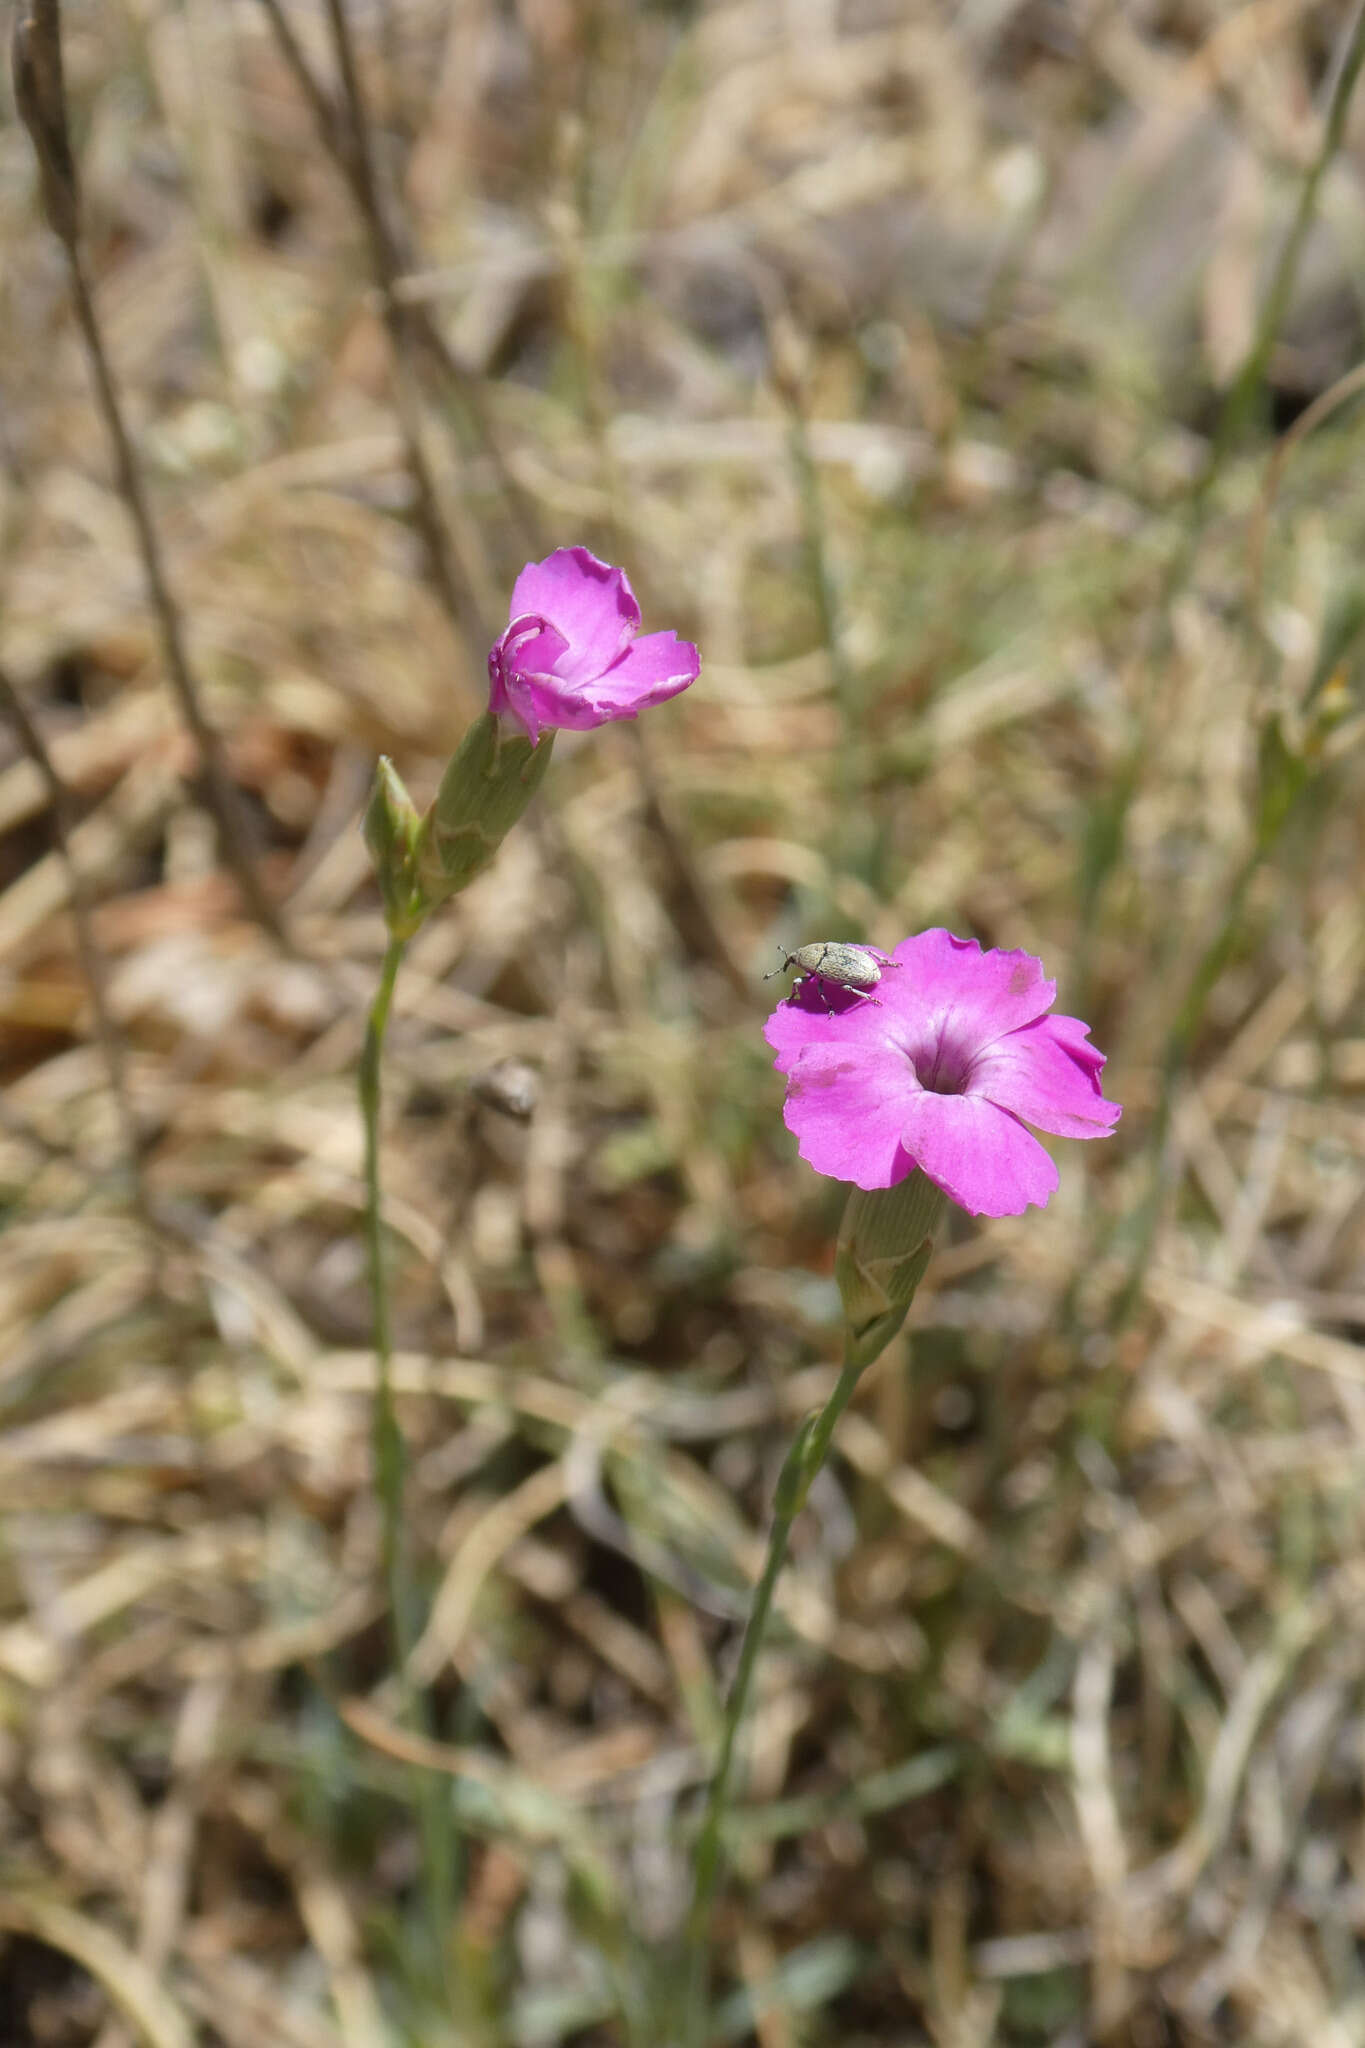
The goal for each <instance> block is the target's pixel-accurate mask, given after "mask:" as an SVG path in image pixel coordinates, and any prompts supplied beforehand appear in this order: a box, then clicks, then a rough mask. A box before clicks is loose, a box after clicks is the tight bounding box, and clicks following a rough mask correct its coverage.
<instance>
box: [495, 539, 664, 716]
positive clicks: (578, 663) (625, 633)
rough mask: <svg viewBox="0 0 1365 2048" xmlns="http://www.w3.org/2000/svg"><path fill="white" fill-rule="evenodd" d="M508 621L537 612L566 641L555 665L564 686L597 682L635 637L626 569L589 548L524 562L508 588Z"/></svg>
mask: <svg viewBox="0 0 1365 2048" xmlns="http://www.w3.org/2000/svg"><path fill="white" fill-rule="evenodd" d="M511 611H512V617H513V618H514V619H515V618H517V617H519V616H520V615H521V614H522V613H523V612H535V613H539V614H540V616H541V617H542V618H545V619H550V620H552V621H553V622H554V624H555V626H556V627H557V628H558V630H559V631H560V632H561V633H562V634H563V635H564V638H565V639H566V641H567V642H568V651H567V653H565V654H564V655H563V656H561V658H560V660H559V661H558V662H557V663H556V673H557V674H558V675H560V676H561V677H563V679H564V680H565V681H566V682H571V683H582V682H586V681H591V680H595V679H596V678H597V677H598V676H600V675H601V674H603V672H604V671H605V670H607V669H609V668H610V667H611V665H612V663H613V662H614V661H615V660H616V658H617V656H618V655H619V654H620V653H621V652H622V650H623V649H624V648H625V647H626V646H628V645H629V643H630V641H631V640H632V639H633V638H634V637H635V634H636V633H637V632H638V630H639V626H640V607H639V605H638V604H637V603H636V602H635V593H634V591H633V590H632V589H631V587H630V584H629V582H628V581H627V578H626V572H625V570H624V569H615V568H613V567H612V566H611V564H610V563H608V562H599V561H598V559H597V557H596V555H594V554H590V553H589V552H588V550H587V548H583V547H575V548H556V550H555V552H554V553H553V554H552V555H547V556H546V558H545V560H544V561H543V562H528V563H527V565H526V567H525V568H524V569H523V570H522V572H521V574H520V576H518V578H517V580H516V582H515V583H514V584H513V585H512V607H511Z"/></svg>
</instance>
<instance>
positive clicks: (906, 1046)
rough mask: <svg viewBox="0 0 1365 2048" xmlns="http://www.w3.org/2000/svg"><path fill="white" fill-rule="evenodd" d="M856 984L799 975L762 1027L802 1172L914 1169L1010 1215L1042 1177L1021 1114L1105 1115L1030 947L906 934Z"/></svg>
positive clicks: (1079, 1037)
mask: <svg viewBox="0 0 1365 2048" xmlns="http://www.w3.org/2000/svg"><path fill="white" fill-rule="evenodd" d="M882 957H884V958H885V956H882ZM872 993H873V995H875V997H876V998H877V1000H876V1001H875V1002H874V1001H871V1000H869V999H868V997H866V996H862V995H858V994H856V993H855V992H854V991H853V990H850V989H843V988H838V987H831V986H830V984H829V983H827V982H815V981H814V980H807V981H804V982H802V983H799V984H798V985H797V987H796V989H795V991H794V993H793V994H792V995H791V996H790V997H789V998H788V999H787V1001H786V1002H783V1003H779V1004H778V1006H777V1008H776V1009H775V1010H774V1012H773V1014H772V1016H771V1017H770V1018H769V1019H768V1022H767V1025H766V1027H765V1030H764V1036H765V1037H766V1038H767V1040H768V1043H769V1045H771V1046H773V1047H774V1048H775V1050H776V1053H777V1060H776V1062H775V1064H776V1066H777V1068H778V1071H779V1072H780V1073H783V1074H786V1075H787V1077H788V1082H787V1101H786V1107H785V1110H784V1115H785V1117H786V1120H787V1125H788V1128H789V1129H790V1130H792V1131H794V1132H795V1133H796V1136H797V1138H798V1139H799V1141H800V1151H801V1157H802V1158H803V1159H804V1160H806V1161H807V1162H808V1163H809V1164H810V1165H811V1166H813V1167H814V1168H815V1170H816V1172H817V1173H827V1174H829V1175H830V1176H831V1177H832V1178H833V1179H835V1180H849V1181H852V1182H853V1183H854V1185H855V1186H857V1187H860V1188H869V1189H870V1188H889V1187H894V1186H895V1185H896V1183H897V1182H898V1181H902V1180H904V1179H905V1177H906V1176H907V1174H909V1173H911V1172H913V1170H914V1169H915V1168H916V1167H919V1168H920V1169H921V1170H922V1172H924V1173H925V1174H926V1175H927V1176H928V1178H929V1179H930V1180H931V1181H933V1182H934V1183H935V1184H936V1185H937V1186H938V1187H940V1188H942V1190H943V1192H944V1193H945V1194H946V1195H948V1196H949V1197H950V1198H951V1200H953V1201H954V1202H957V1203H958V1204H959V1205H960V1206H961V1207H962V1208H964V1209H966V1210H968V1211H969V1212H970V1213H971V1214H972V1215H973V1216H1017V1215H1019V1214H1020V1213H1021V1212H1022V1211H1023V1210H1024V1209H1026V1208H1027V1207H1028V1205H1029V1203H1030V1202H1036V1203H1037V1204H1038V1205H1039V1207H1040V1208H1041V1207H1042V1206H1043V1205H1044V1204H1045V1203H1046V1202H1047V1199H1048V1197H1049V1195H1051V1194H1052V1192H1053V1190H1054V1188H1055V1187H1056V1185H1057V1169H1056V1167H1055V1166H1054V1165H1053V1163H1052V1161H1051V1159H1050V1158H1049V1157H1048V1155H1047V1153H1046V1152H1045V1151H1044V1150H1043V1148H1042V1146H1041V1145H1040V1144H1039V1143H1038V1141H1037V1139H1036V1138H1034V1137H1031V1136H1030V1134H1029V1133H1028V1131H1026V1130H1025V1129H1024V1124H1025V1123H1026V1122H1027V1123H1031V1124H1036V1125H1037V1127H1038V1128H1039V1129H1040V1130H1043V1131H1050V1132H1052V1133H1054V1134H1055V1135H1056V1136H1058V1137H1063V1138H1102V1137H1104V1136H1105V1135H1106V1134H1107V1133H1108V1132H1109V1131H1110V1130H1111V1129H1112V1128H1113V1126H1114V1125H1115V1124H1116V1123H1117V1122H1118V1119H1119V1115H1120V1110H1119V1106H1118V1104H1117V1103H1115V1102H1106V1101H1105V1099H1104V1096H1103V1095H1102V1094H1101V1092H1100V1079H1099V1077H1100V1070H1101V1068H1102V1067H1103V1065H1104V1056H1103V1054H1102V1053H1098V1052H1096V1051H1095V1048H1094V1047H1093V1046H1092V1045H1090V1044H1089V1043H1088V1040H1089V1036H1090V1030H1089V1026H1088V1025H1086V1024H1082V1023H1080V1022H1079V1021H1078V1019H1077V1018H1075V1017H1050V1016H1048V1015H1047V1012H1048V1011H1049V1010H1050V1009H1051V1008H1052V1005H1053V1002H1054V1001H1055V999H1056V995H1057V984H1056V983H1055V982H1052V981H1048V980H1047V979H1046V978H1045V976H1044V974H1043V969H1042V965H1041V963H1040V962H1039V961H1037V960H1035V959H1034V958H1033V957H1032V955H1031V954H1028V953H1003V952H998V951H992V952H988V953H983V952H982V950H981V948H980V946H979V945H978V944H977V942H976V940H975V939H956V938H954V937H953V935H952V933H951V932H945V931H928V932H920V933H919V934H918V936H917V937H915V938H910V939H904V940H902V942H901V944H900V945H899V946H897V947H896V950H895V951H894V953H892V954H891V955H890V956H889V959H888V960H887V962H886V964H885V966H884V968H883V972H882V978H881V980H880V982H878V983H877V984H876V986H875V988H874V989H873V991H872Z"/></svg>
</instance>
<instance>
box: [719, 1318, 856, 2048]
mask: <svg viewBox="0 0 1365 2048" xmlns="http://www.w3.org/2000/svg"><path fill="white" fill-rule="evenodd" d="M888 1341H889V1337H888ZM870 1363H871V1360H870V1359H859V1360H858V1361H857V1362H849V1363H846V1364H845V1366H844V1369H843V1371H842V1372H841V1373H840V1375H839V1378H838V1380H837V1382H836V1383H835V1387H834V1391H833V1393H832V1394H831V1395H830V1397H829V1399H828V1401H826V1403H825V1405H824V1407H823V1408H822V1409H820V1410H819V1412H818V1413H817V1414H815V1415H808V1416H807V1417H806V1420H805V1421H804V1422H803V1423H802V1425H801V1427H800V1429H799V1430H798V1431H797V1433H796V1436H795V1438H794V1440H793V1442H792V1447H791V1449H790V1450H789V1451H788V1453H787V1456H786V1458H785V1460H784V1462H783V1466H782V1471H781V1473H780V1475H779V1477H778V1481H777V1492H776V1496H775V1498H774V1502H773V1522H772V1528H771V1530H770V1531H769V1533H768V1551H767V1556H766V1557H765V1558H764V1560H763V1575H762V1577H761V1578H760V1579H759V1582H758V1586H757V1588H756V1590H755V1593H754V1600H753V1606H752V1607H751V1608H750V1610H749V1619H748V1621H747V1622H746V1624H745V1628H744V1641H743V1643H742V1644H741V1646H740V1653H739V1667H738V1669H737V1670H736V1672H735V1680H734V1684H733V1685H732V1686H731V1688H730V1697H729V1699H728V1700H727V1701H726V1703H725V1720H724V1723H723V1725H722V1729H721V1740H720V1753H719V1755H718V1756H717V1758H716V1768H715V1771H714V1773H713V1774H712V1778H711V1784H710V1788H709V1790H708V1792H707V1796H706V1810H705V1812H704V1814H703V1815H702V1824H701V1830H700V1833H699V1834H698V1836H697V1848H696V1856H695V1861H694V1865H693V1883H692V1907H691V1911H690V1912H689V1914H688V1919H687V1993H686V2004H685V2007H684V2011H685V2015H686V2017H685V2022H684V2027H683V2042H684V2044H685V2048H704V2044H705V2041H706V2017H707V2009H708V2007H709V2004H710V1995H711V1922H712V1917H713V1914H714V1910H715V1902H716V1892H717V1890H718V1888H719V1885H720V1876H721V1863H722V1843H721V1832H722V1828H723V1826H724V1821H725V1809H726V1805H727V1803H728V1800H729V1793H730V1780H731V1777H732V1775H733V1772H734V1762H735V1744H736V1739H737V1737H738V1735H739V1729H740V1724H741V1722H742V1721H743V1719H744V1714H745V1709H746V1708H747V1706H748V1703H749V1692H750V1689H751V1687H752V1684H753V1676H754V1667H755V1665H756V1664H757V1662H758V1653H759V1651H760V1650H761V1649H762V1647H763V1638H764V1635H765V1634H766V1632H767V1627H768V1616H769V1615H770V1613H771V1612H772V1604H773V1595H774V1593H775V1591H776V1590H777V1581H778V1578H779V1577H780V1575H781V1571H782V1566H783V1564H784V1563H785V1562H786V1557H787V1544H788V1541H789V1539H790V1537H791V1530H792V1523H793V1522H794V1521H795V1520H796V1517H797V1516H798V1515H799V1514H800V1512H801V1510H802V1508H803V1507H804V1506H805V1504H806V1498H807V1496H808V1494H809V1493H810V1489H811V1487H812V1485H813V1484H814V1482H815V1479H816V1477H817V1475H818V1473H819V1472H820V1469H821V1467H822V1466H823V1464H824V1462H825V1458H826V1456H827V1455H828V1452H829V1445H830V1439H831V1437H832V1436H833V1434H834V1428H835V1424H836V1423H837V1422H838V1420H839V1417H840V1416H841V1415H842V1414H843V1412H844V1410H845V1408H847V1406H848V1404H849V1402H850V1401H851V1400H852V1398H853V1393H854V1389H855V1388H856V1387H857V1384H858V1382H859V1380H860V1379H861V1378H862V1376H863V1373H864V1372H865V1371H866V1370H867V1366H868V1365H869V1364H870Z"/></svg>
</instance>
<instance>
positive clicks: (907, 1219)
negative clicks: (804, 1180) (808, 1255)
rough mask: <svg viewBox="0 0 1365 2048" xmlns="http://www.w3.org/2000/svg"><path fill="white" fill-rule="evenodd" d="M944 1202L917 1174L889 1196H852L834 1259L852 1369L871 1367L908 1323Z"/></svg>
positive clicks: (884, 1192)
mask: <svg viewBox="0 0 1365 2048" xmlns="http://www.w3.org/2000/svg"><path fill="white" fill-rule="evenodd" d="M944 1200H945V1197H944V1196H943V1194H942V1193H941V1191H940V1190H939V1189H938V1188H936V1187H935V1186H934V1184H933V1182H932V1181H931V1180H927V1179H926V1178H925V1176H924V1175H923V1174H922V1173H920V1172H918V1171H916V1172H914V1173H912V1174H911V1175H910V1176H909V1178H908V1179H906V1180H903V1181H899V1182H898V1183H897V1185H896V1186H895V1187H893V1188H873V1189H871V1190H866V1189H863V1188H854V1189H853V1190H852V1192H851V1193H850V1195H849V1198H848V1204H847V1207H846V1208H845V1210H844V1220H843V1222H842V1223H841V1224H840V1226H839V1243H838V1247H837V1249H836V1251H835V1254H834V1277H835V1279H836V1280H837V1281H838V1283H839V1294H840V1297H841V1298H842V1301H843V1304H844V1321H845V1324H846V1326H847V1342H846V1348H845V1358H846V1360H847V1362H848V1363H849V1364H850V1365H870V1364H871V1363H872V1361H873V1359H874V1358H877V1357H879V1356H880V1354H881V1353H882V1352H883V1351H884V1350H885V1349H886V1347H887V1345H888V1344H889V1343H890V1342H891V1339H892V1338H893V1337H894V1336H895V1334H896V1332H897V1330H899V1328H900V1326H901V1324H902V1323H903V1322H904V1321H905V1317H906V1313H907V1311H908V1310H909V1307H910V1304H911V1302H912V1301H913V1300H914V1298H915V1289H916V1288H917V1287H918V1286H919V1283H920V1281H921V1280H922V1279H923V1278H924V1273H925V1268H926V1267H927V1266H928V1264H929V1257H930V1254H931V1252H932V1251H933V1249H934V1230H935V1228H936V1226H937V1224H938V1219H939V1217H940V1215H941V1214H942V1212H943V1204H944Z"/></svg>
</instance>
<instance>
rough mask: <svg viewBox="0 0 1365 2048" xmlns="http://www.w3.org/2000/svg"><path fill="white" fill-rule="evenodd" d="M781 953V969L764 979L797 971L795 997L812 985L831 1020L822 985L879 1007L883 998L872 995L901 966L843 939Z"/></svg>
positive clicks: (799, 947) (821, 941)
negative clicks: (891, 969)
mask: <svg viewBox="0 0 1365 2048" xmlns="http://www.w3.org/2000/svg"><path fill="white" fill-rule="evenodd" d="M778 950H779V952H780V953H781V955H782V965H781V966H780V967H774V969H773V970H772V974H765V975H764V977H763V979H764V980H765V981H771V980H772V978H773V975H774V974H785V973H786V972H787V970H788V968H792V967H794V968H796V970H797V975H796V979H795V981H794V982H793V983H792V994H793V995H795V994H796V992H797V990H798V989H800V988H801V987H803V986H804V984H805V983H806V982H808V981H813V982H814V983H815V984H816V986H817V988H818V989H819V992H820V995H821V996H822V998H823V999H824V1005H825V1008H826V1010H828V1011H829V1013H830V1015H831V1016H833V1014H834V1011H833V1008H832V1006H831V1004H830V1000H829V997H828V996H827V995H826V994H825V991H824V988H823V987H822V986H821V984H822V983H824V982H830V983H831V984H832V985H833V986H834V987H835V988H842V989H847V990H848V992H849V994H850V995H855V996H862V997H863V999H864V1001H866V1002H869V1003H879V1002H880V1001H881V997H880V996H874V995H872V994H871V993H870V991H871V990H872V989H874V988H875V987H876V986H877V983H878V982H879V981H880V980H881V978H882V975H883V973H884V972H885V970H886V969H887V968H888V967H899V966H900V962H899V960H880V959H878V957H877V955H876V954H875V953H874V952H873V951H872V949H871V947H870V946H852V945H848V944H847V943H846V942H845V941H844V940H842V939H816V940H815V941H814V942H813V943H812V944H811V945H809V946H798V947H797V949H796V951H795V952H794V953H789V952H788V951H787V949H786V947H785V946H779V948H778Z"/></svg>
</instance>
